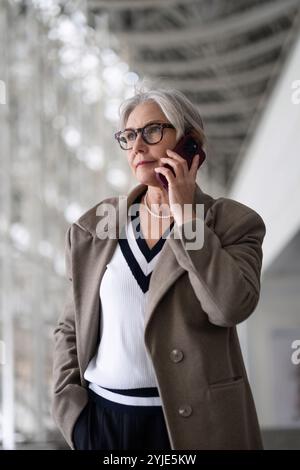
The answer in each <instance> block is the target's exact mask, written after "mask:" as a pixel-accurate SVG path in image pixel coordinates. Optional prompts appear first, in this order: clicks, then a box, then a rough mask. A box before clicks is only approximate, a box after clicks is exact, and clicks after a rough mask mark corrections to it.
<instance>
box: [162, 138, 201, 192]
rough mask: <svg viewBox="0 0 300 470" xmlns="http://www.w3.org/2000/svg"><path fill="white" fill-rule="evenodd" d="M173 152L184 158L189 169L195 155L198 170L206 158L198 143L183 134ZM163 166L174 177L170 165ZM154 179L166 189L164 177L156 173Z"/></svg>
mask: <svg viewBox="0 0 300 470" xmlns="http://www.w3.org/2000/svg"><path fill="white" fill-rule="evenodd" d="M173 150H174V152H176V153H178V155H180V156H181V157H182V158H185V160H186V161H187V163H188V168H189V169H190V168H191V165H192V161H193V158H194V156H195V155H197V153H198V154H199V157H200V158H199V163H198V168H199V167H200V165H202V163H203V162H204V160H205V158H206V153H205V151H204V150H203V148H202V147H201V145H200V143H199V142H198V141H197V140H196V139H195V138H194V137H193V136H192V135H191V134H185V135H184V136H183V137H182V138H181V139H180V140H179V141H178V142H177V144H176V145H175V147H174V149H173ZM163 166H164V167H166V168H169V169H170V170H172V172H173V174H174V176H175V172H174V170H173V168H172V167H171V166H170V165H168V164H167V163H166V164H165V165H163ZM156 178H157V179H158V181H159V182H160V183H161V184H162V185H163V186H164V188H165V189H168V180H167V178H166V177H165V176H164V175H162V174H161V173H156Z"/></svg>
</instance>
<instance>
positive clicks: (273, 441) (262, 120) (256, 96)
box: [0, 0, 300, 449]
mask: <svg viewBox="0 0 300 470" xmlns="http://www.w3.org/2000/svg"><path fill="white" fill-rule="evenodd" d="M0 80H1V81H0V132H1V137H0V140H1V148H0V152H1V167H0V295H1V304H0V308H1V310H0V340H1V342H0V355H1V365H0V383H1V389H0V410H1V411H0V446H2V448H4V449H13V448H16V449H26V448H32V449H47V448H50V449H51V448H52V449H59V448H61V449H62V448H67V446H66V444H65V443H64V441H63V439H62V437H61V435H60V433H59V431H58V429H57V428H56V426H55V424H54V422H53V419H52V417H51V414H50V404H51V384H52V377H51V372H52V350H53V328H54V325H55V323H56V321H57V318H58V315H59V314H60V312H61V309H62V306H63V303H64V299H65V293H66V286H67V280H66V279H65V264H64V236H65V233H66V230H67V227H68V225H69V224H71V223H72V222H73V221H75V220H76V219H77V218H78V217H79V216H80V215H81V214H82V213H83V212H84V211H86V210H87V209H88V208H90V207H92V206H93V205H95V204H96V203H97V202H98V201H100V200H101V199H103V198H104V197H106V196H108V195H118V194H126V193H127V192H128V191H129V189H130V188H132V187H133V186H134V185H135V184H137V181H136V180H134V179H133V176H132V175H131V172H130V170H129V167H128V164H127V160H126V158H125V159H124V152H122V150H120V148H119V146H118V145H117V144H116V142H115V141H114V138H113V133H114V132H116V131H117V130H119V129H118V128H117V123H118V108H119V105H120V103H121V102H122V101H123V99H124V98H127V97H129V96H132V95H133V93H134V86H135V84H137V83H139V82H140V81H147V80H149V83H152V82H154V83H159V84H161V85H163V86H169V87H174V88H177V89H179V90H181V91H183V92H184V93H185V94H186V95H187V96H188V97H189V98H190V99H191V100H192V101H193V102H194V103H195V105H196V106H197V107H198V108H199V110H200V113H201V114H202V116H203V121H204V126H205V131H206V135H207V138H208V146H207V153H208V158H207V160H206V162H205V164H204V165H203V166H202V167H201V171H199V173H198V181H197V182H198V184H199V185H200V186H201V188H202V189H203V190H204V191H205V192H207V193H209V194H211V195H212V196H213V197H221V196H223V197H229V198H233V199H236V200H238V201H240V202H242V203H244V204H246V205H249V206H250V207H252V208H253V209H255V210H256V211H257V212H259V214H261V216H262V217H263V219H264V221H265V223H266V227H267V234H266V237H265V241H264V246H263V248H264V262H263V272H262V291H261V299H260V302H259V304H258V306H257V309H256V312H255V313H254V314H253V315H252V316H251V317H250V319H249V320H248V321H247V322H245V323H242V324H241V325H239V327H238V332H239V336H240V340H241V344H242V349H243V353H244V358H245V362H246V367H247V371H248V374H249V379H250V383H251V385H252V390H253V394H254V399H255V402H256V406H257V411H258V415H259V421H260V424H261V428H262V431H263V438H264V443H265V448H267V449H276V448H277V449H280V448H281V449H292V448H294V449H295V448H298V449H299V448H300V364H299V365H298V364H296V363H294V362H295V361H292V353H293V351H294V349H293V344H294V346H295V343H293V342H295V341H297V340H300V263H299V261H300V210H299V201H300V158H299V157H300V153H299V148H300V0H285V1H282V0H164V1H161V0H110V1H104V0H74V1H70V0H3V1H1V3H0ZM151 80H152V82H151ZM299 344H300V343H299ZM299 356H300V355H299ZM296 362H297V361H296Z"/></svg>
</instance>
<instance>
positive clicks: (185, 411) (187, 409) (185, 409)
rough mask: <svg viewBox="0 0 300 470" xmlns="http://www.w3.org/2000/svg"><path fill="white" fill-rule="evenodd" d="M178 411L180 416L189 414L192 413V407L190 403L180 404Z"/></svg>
mask: <svg viewBox="0 0 300 470" xmlns="http://www.w3.org/2000/svg"><path fill="white" fill-rule="evenodd" d="M178 412H179V414H180V416H185V417H186V416H190V415H191V414H192V407H191V406H190V405H182V406H181V407H180V408H179V410H178Z"/></svg>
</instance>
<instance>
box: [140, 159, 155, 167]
mask: <svg viewBox="0 0 300 470" xmlns="http://www.w3.org/2000/svg"><path fill="white" fill-rule="evenodd" d="M147 163H154V160H151V161H146V162H140V163H138V164H137V166H136V167H137V168H138V167H139V166H140V165H146V164H147Z"/></svg>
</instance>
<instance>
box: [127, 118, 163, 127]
mask: <svg viewBox="0 0 300 470" xmlns="http://www.w3.org/2000/svg"><path fill="white" fill-rule="evenodd" d="M154 122H155V123H156V122H157V123H160V122H163V120H162V119H152V120H151V121H148V122H146V123H145V124H144V125H143V126H140V127H145V126H147V124H152V123H154ZM126 129H138V128H137V127H126Z"/></svg>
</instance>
